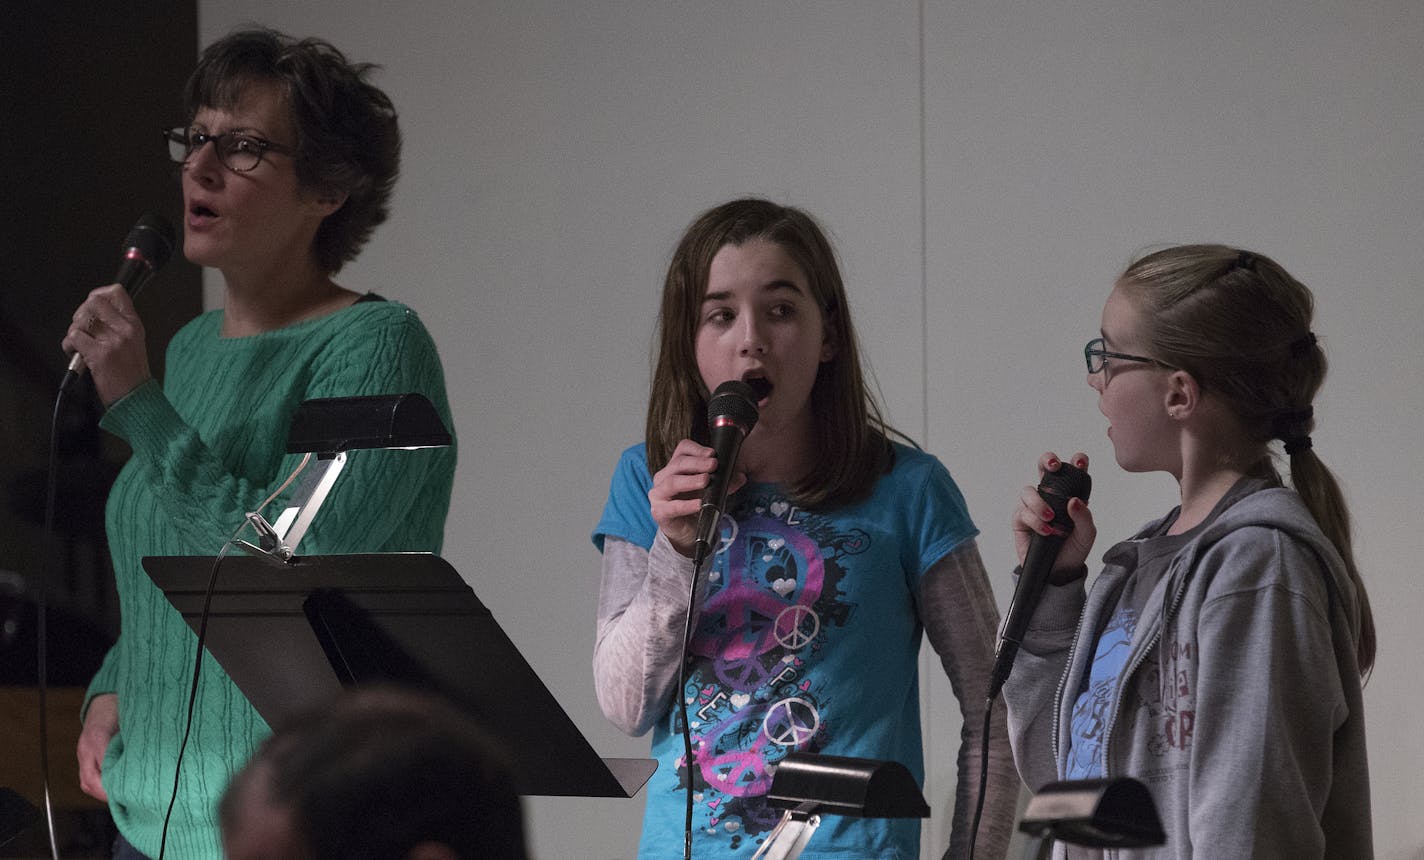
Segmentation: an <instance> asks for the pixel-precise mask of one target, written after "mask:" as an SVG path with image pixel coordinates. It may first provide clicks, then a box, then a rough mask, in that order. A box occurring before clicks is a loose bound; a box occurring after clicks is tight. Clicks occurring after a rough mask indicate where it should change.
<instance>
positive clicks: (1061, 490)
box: [1038, 463, 1093, 502]
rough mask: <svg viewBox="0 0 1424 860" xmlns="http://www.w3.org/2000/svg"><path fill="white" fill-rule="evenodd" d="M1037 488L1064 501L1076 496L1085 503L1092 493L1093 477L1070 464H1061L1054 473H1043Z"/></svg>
mask: <svg viewBox="0 0 1424 860" xmlns="http://www.w3.org/2000/svg"><path fill="white" fill-rule="evenodd" d="M1038 488H1039V489H1040V490H1042V491H1044V492H1046V493H1052V494H1053V495H1055V496H1060V497H1062V498H1064V499H1071V498H1074V497H1075V496H1076V497H1077V498H1080V499H1082V500H1083V501H1085V502H1086V501H1087V500H1088V495H1089V494H1090V493H1092V492H1093V477H1092V476H1091V475H1089V474H1088V473H1087V472H1084V471H1083V470H1082V469H1079V468H1078V467H1077V466H1074V465H1072V464H1071V463H1063V464H1060V465H1059V467H1058V471H1056V472H1044V473H1043V479H1042V480H1041V481H1039V482H1038Z"/></svg>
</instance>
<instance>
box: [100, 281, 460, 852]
mask: <svg viewBox="0 0 1424 860" xmlns="http://www.w3.org/2000/svg"><path fill="white" fill-rule="evenodd" d="M221 325H222V312H221V311H212V312H209V313H206V314H203V315H202V316H200V317H198V318H197V319H195V320H193V321H192V322H191V323H189V324H188V325H186V326H184V327H183V329H182V330H181V331H179V332H178V334H177V335H176V336H175V337H174V338H173V341H172V343H171V344H170V345H169V348H168V359H167V372H166V379H165V381H164V384H163V385H162V387H160V386H159V384H158V383H156V382H153V381H149V382H146V383H144V384H143V385H141V386H139V387H138V388H136V389H135V390H134V391H132V392H131V393H129V394H128V395H127V396H125V397H124V398H122V399H121V400H119V401H118V402H116V403H114V404H113V405H112V406H110V407H109V410H108V412H107V413H106V414H105V416H104V418H103V420H102V422H101V424H100V426H102V427H103V428H104V429H105V430H107V431H109V432H111V433H114V434H115V435H117V436H119V437H121V438H123V439H124V440H125V441H127V442H128V443H129V445H130V446H131V447H132V448H133V457H132V458H131V459H130V460H129V462H128V464H127V465H126V466H125V467H124V469H123V471H122V472H121V473H120V475H119V477H118V480H117V481H116V482H115V483H114V487H113V490H112V491H111V492H110V493H109V502H108V511H107V529H108V536H109V549H110V552H111V553H112V555H113V562H114V574H115V578H116V580H117V585H118V592H119V603H120V609H121V613H122V630H121V633H120V636H119V639H118V641H117V642H116V643H115V645H114V647H113V648H112V649H111V650H110V651H109V654H108V656H107V657H106V658H105V660H104V664H103V667H102V668H100V670H99V673H98V674H97V675H96V676H95V677H94V680H93V682H92V683H91V684H90V686H89V698H91V699H92V698H93V697H94V696H97V695H101V694H104V693H117V694H118V703H119V733H118V735H117V736H115V738H114V740H113V742H112V743H110V745H109V749H108V753H107V755H106V756H105V758H104V770H103V783H104V789H105V791H107V792H108V795H109V808H110V809H111V810H112V812H113V816H114V820H115V823H116V824H117V825H118V828H119V831H120V832H121V833H122V834H123V835H124V838H125V839H127V840H128V841H129V842H130V843H132V844H133V846H134V847H135V848H137V849H138V850H140V851H142V852H143V853H145V854H147V855H148V856H150V857H157V856H158V849H159V841H160V838H161V836H162V830H163V818H164V814H165V812H166V810H167V808H168V802H169V797H170V795H171V793H172V791H173V775H174V767H175V765H176V763H177V760H178V747H179V743H180V742H181V740H182V734H183V727H184V723H185V719H186V716H187V704H188V693H189V689H190V685H191V682H192V672H193V658H194V655H195V653H196V647H197V637H196V636H195V635H194V634H193V632H192V631H191V630H190V629H189V628H188V626H187V625H186V624H185V623H184V622H183V620H182V618H181V617H180V616H179V614H178V613H177V612H176V611H175V610H174V609H173V608H172V606H171V605H170V604H169V603H168V601H167V600H166V599H165V598H164V596H163V593H162V592H161V591H160V590H159V589H158V588H157V587H155V586H154V585H153V583H152V581H151V580H150V579H149V578H148V575H147V574H146V573H145V572H144V570H143V567H142V565H141V564H140V559H142V558H143V557H144V556H149V555H207V556H216V555H217V554H218V552H219V550H221V549H222V546H223V542H224V541H226V540H227V538H228V537H229V536H230V535H232V533H233V532H234V531H235V530H236V529H237V528H238V526H239V525H241V524H242V522H243V520H244V517H245V515H246V514H247V512H248V511H252V510H254V509H255V508H256V506H257V505H258V504H260V503H261V502H262V501H263V500H264V499H266V498H267V497H268V496H269V495H270V494H271V493H272V492H273V491H274V490H275V489H276V488H277V487H278V486H279V485H280V484H281V482H282V481H283V480H284V479H285V478H286V477H287V475H288V474H290V473H291V471H292V470H293V469H294V468H295V467H296V465H297V463H298V462H299V461H300V455H288V454H285V453H284V449H285V447H286V438H287V428H288V425H289V424H290V422H291V417H292V413H293V412H294V411H295V410H296V408H297V406H298V404H300V403H301V402H302V401H303V400H306V399H308V398H313V397H345V396H353V395H362V394H399V393H407V392H419V393H421V394H424V395H425V396H426V397H428V398H430V400H431V401H432V402H433V403H434V404H435V406H436V408H437V409H438V410H439V412H440V414H441V416H442V417H443V418H444V419H445V422H446V425H447V426H449V427H451V429H452V430H453V425H452V424H451V423H450V408H449V404H448V402H447V401H446V397H445V383H444V376H443V374H442V372H441V368H440V359H439V357H438V356H437V355H436V352H435V345H434V343H433V342H432V341H431V339H430V335H429V334H428V333H427V332H426V330H425V328H424V326H422V325H421V323H420V320H419V319H418V318H417V317H416V315H415V313H414V312H413V311H411V310H410V309H409V308H406V307H404V306H402V305H400V304H397V303H395V302H385V301H363V302H358V303H357V304H355V305H352V306H351V307H349V308H346V309H344V310H341V311H338V312H336V313H333V314H330V315H328V316H325V317H321V318H319V319H314V320H309V321H306V322H301V323H297V324H295V325H292V326H288V327H287V328H284V329H281V330H278V331H272V332H266V333H263V334H259V335H254V336H252V337H242V338H223V337H221V336H220V334H219V331H220V327H221ZM454 472H455V449H454V448H453V447H450V448H441V449H425V450H417V451H375V450H372V451H356V452H353V453H352V454H351V456H350V460H349V462H348V463H347V467H346V471H345V473H343V475H342V477H341V481H340V482H339V483H338V484H337V486H336V487H335V489H334V490H333V492H332V495H331V497H330V498H328V499H327V501H326V504H325V505H324V506H323V507H322V509H321V512H320V513H319V514H318V515H317V518H316V520H315V522H314V523H313V524H312V526H311V528H310V530H309V531H308V532H307V534H306V537H305V538H303V540H302V544H301V548H300V551H301V553H302V554H303V555H317V554H322V553H352V552H392V551H429V552H438V551H439V549H440V544H441V539H442V537H443V533H444V527H445V515H446V513H447V511H448V509H449V506H450V487H451V482H452V480H453V478H454ZM291 491H292V489H291V488H288V490H287V491H286V493H284V495H283V496H282V497H279V498H278V500H277V501H276V502H275V503H274V504H273V505H271V506H270V507H269V508H267V509H266V510H265V511H264V512H263V513H264V515H266V516H267V518H268V519H269V520H270V519H273V518H274V517H275V513H273V512H274V511H281V510H282V508H283V507H285V503H284V502H285V497H286V494H287V493H290V492H291ZM245 536H246V537H248V538H249V539H250V538H251V537H252V535H251V533H250V532H248V533H247V534H246V535H245ZM85 707H86V710H87V707H88V706H87V701H86V706H85ZM269 731H270V730H269V729H268V727H267V724H266V723H265V722H264V721H263V720H262V718H261V717H259V716H258V715H257V712H256V711H254V710H253V708H252V706H251V705H250V704H249V703H248V702H247V700H246V699H245V698H243V696H242V694H241V693H240V692H239V691H238V689H237V687H236V686H234V684H233V683H232V681H231V680H230V679H229V678H228V676H227V675H226V673H224V672H223V671H222V669H221V668H220V667H219V666H218V664H217V663H216V662H215V661H214V660H213V659H212V657H211V656H210V655H207V654H205V655H204V657H203V668H202V672H201V684H200V687H199V690H198V699H197V709H196V712H195V715H194V719H193V728H192V735H191V737H190V739H189V741H188V747H187V750H186V752H185V753H184V755H183V771H182V777H181V782H180V785H179V789H178V799H177V804H176V805H175V806H174V809H173V817H172V821H171V823H170V824H169V827H168V842H167V847H166V855H167V856H168V857H174V858H182V859H183V860H188V858H206V857H213V858H217V857H221V856H222V851H221V843H220V838H219V832H218V824H217V802H218V800H219V799H220V798H221V797H222V793H223V791H224V789H225V788H226V787H227V784H228V780H229V779H230V778H231V777H232V775H233V774H234V773H236V772H237V771H238V770H239V769H240V768H241V767H242V766H243V765H244V764H245V763H246V761H247V760H248V758H249V757H250V756H251V754H252V752H253V750H254V749H255V747H256V746H257V744H258V743H259V742H260V741H261V740H262V738H263V737H265V736H266V735H267V734H268V733H269Z"/></svg>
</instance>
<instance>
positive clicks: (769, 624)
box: [593, 445, 978, 860]
mask: <svg viewBox="0 0 1424 860" xmlns="http://www.w3.org/2000/svg"><path fill="white" fill-rule="evenodd" d="M651 485H652V477H651V475H650V474H649V472H648V467H647V459H646V450H645V448H644V446H643V445H636V446H634V447H632V448H629V449H628V450H627V451H625V452H624V453H623V456H622V458H621V459H620V461H619V463H618V467H617V470H616V472H615V474H614V476H613V481H612V487H611V488H610V490H609V497H608V502H607V505H606V506H605V507H604V511H603V517H602V519H601V520H600V521H599V523H598V527H597V529H596V531H595V532H594V536H593V537H594V542H595V543H596V544H597V545H598V546H599V548H600V549H602V546H603V538H604V537H606V536H614V537H618V538H622V539H623V540H626V541H629V542H632V543H636V544H639V545H641V546H643V547H651V546H652V543H653V538H654V537H655V536H656V534H657V524H656V523H655V522H654V521H653V518H652V514H651V512H650V511H649V507H648V495H647V494H648V489H649V488H650V487H651ZM977 533H978V531H977V529H975V527H974V524H973V523H972V522H971V521H970V518H969V514H968V511H967V509H966V507H965V504H964V498H963V496H962V495H961V494H960V492H959V488H958V487H957V486H955V483H954V480H953V479H952V478H951V477H950V475H949V472H948V471H947V470H946V469H945V468H944V466H943V465H942V464H941V463H940V462H939V461H938V460H937V459H935V458H934V457H933V456H931V455H929V454H926V453H924V452H922V451H918V450H915V449H913V448H910V447H907V446H903V445H896V446H895V465H894V467H893V469H892V470H891V471H890V472H889V473H888V474H886V475H884V476H883V477H881V478H880V480H879V481H878V482H877V483H876V485H875V488H874V490H873V492H872V494H871V495H870V496H869V497H868V498H866V499H864V500H862V501H861V502H858V503H856V504H853V505H850V506H846V507H841V508H836V509H830V510H823V511H815V512H812V511H807V510H802V509H801V508H798V507H796V506H795V505H794V504H793V503H792V502H791V501H790V500H789V499H788V498H787V497H786V495H785V494H784V492H783V491H782V488H781V487H779V486H778V485H773V484H749V485H747V486H746V487H744V488H743V489H742V490H741V491H739V492H738V493H737V494H736V496H735V497H734V499H733V500H732V501H731V503H730V510H729V515H728V516H726V517H724V518H723V520H722V523H721V541H720V544H719V546H718V548H717V551H716V553H715V555H714V556H713V560H712V562H711V565H710V569H709V571H708V572H707V573H706V574H705V575H706V576H707V577H708V582H709V586H708V590H707V596H706V599H705V601H704V603H703V605H702V609H701V613H700V614H699V616H698V619H697V623H696V629H695V632H694V634H693V637H692V647H691V655H690V657H691V671H690V675H689V681H688V686H687V688H686V689H685V691H684V695H685V697H686V699H687V701H688V702H689V722H690V723H691V729H692V743H693V749H694V758H695V759H696V767H695V768H694V771H693V795H694V813H693V831H694V833H693V838H694V849H693V851H694V856H698V857H751V856H752V855H753V854H754V853H756V850H757V848H758V847H759V846H760V844H761V843H762V842H763V841H764V840H765V838H766V836H767V835H768V832H769V831H770V830H771V828H772V827H773V826H775V824H776V821H777V819H778V818H779V817H780V811H779V810H777V809H774V808H771V807H770V806H769V805H768V804H767V803H766V799H765V796H766V793H767V790H768V788H769V787H770V785H771V779H772V775H773V773H774V769H775V766H776V763H777V762H779V761H780V760H781V759H783V758H784V757H785V756H786V755H787V754H788V753H791V752H809V753H822V754H827V755H842V756H856V757H863V758H871V759H881V760H894V761H898V762H900V763H902V764H904V765H905V766H906V767H908V768H909V769H910V771H911V773H913V774H914V775H915V777H916V779H917V780H920V781H923V778H924V765H923V759H922V750H921V738H920V713H919V708H920V705H919V675H918V664H917V659H918V654H919V647H920V637H921V635H922V630H923V627H922V625H921V623H920V619H919V617H918V615H917V614H916V610H915V601H914V595H915V591H916V589H917V587H918V584H919V579H920V577H921V576H922V575H923V574H924V573H925V572H926V571H927V570H928V569H929V568H930V567H931V566H933V564H934V563H935V562H936V561H938V560H939V559H940V558H942V557H944V556H945V554H947V553H948V552H950V551H951V550H953V549H954V548H955V547H956V546H958V545H959V544H961V543H963V542H964V541H966V540H968V539H970V538H972V537H974V536H975V535H976V534H977ZM670 704H671V703H670ZM680 722H681V716H680V709H679V708H677V707H671V706H670V707H669V709H668V712H667V713H666V714H665V715H664V716H663V718H662V719H661V720H660V721H659V723H658V724H657V725H656V726H655V728H654V729H653V742H652V754H653V756H654V757H655V758H656V759H657V760H658V765H659V766H658V770H657V772H656V773H655V774H654V775H653V778H652V780H651V781H650V782H649V783H648V787H647V791H648V800H647V809H646V812H645V815H644V819H643V836H642V842H641V846H640V850H639V857H642V858H650V860H651V859H652V858H656V860H665V858H669V857H679V856H681V854H682V844H683V813H684V803H685V802H686V801H685V794H684V788H683V786H684V785H685V782H686V778H687V773H686V768H685V767H684V766H683V761H682V759H683V743H682V738H681V735H680V732H679V729H678V727H679V725H680ZM919 830H920V823H919V821H918V820H916V819H854V818H846V817H842V816H829V817H826V818H825V819H824V820H823V821H822V824H821V827H820V829H819V830H818V831H817V832H816V834H815V836H814V837H813V838H812V839H811V842H810V844H809V846H808V848H807V850H806V852H805V853H803V854H802V855H801V856H802V857H803V858H806V860H811V858H831V857H877V858H914V857H918V856H919Z"/></svg>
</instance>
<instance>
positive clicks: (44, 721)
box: [35, 373, 75, 860]
mask: <svg viewBox="0 0 1424 860" xmlns="http://www.w3.org/2000/svg"><path fill="white" fill-rule="evenodd" d="M74 377H75V375H74V374H73V373H66V374H65V376H64V380H63V381H62V382H61V383H60V385H59V392H58V393H57V394H56V395H55V398H54V410H53V412H52V413H51V415H50V422H49V469H48V475H47V476H46V478H45V503H44V530H43V534H42V536H41V537H40V564H39V572H40V575H39V588H38V589H37V591H38V595H37V596H36V599H35V685H36V687H37V691H38V694H39V716H40V789H41V792H42V794H43V798H44V810H43V811H44V820H45V835H46V837H47V838H48V840H49V855H50V857H51V858H52V860H59V840H58V838H57V837H56V836H55V831H54V802H53V799H52V798H51V796H50V785H49V566H50V560H51V559H52V558H53V557H54V508H55V499H56V496H57V495H58V494H59V491H58V481H59V416H60V415H61V414H63V404H64V396H65V394H67V393H68V392H69V387H70V383H71V382H73V380H74Z"/></svg>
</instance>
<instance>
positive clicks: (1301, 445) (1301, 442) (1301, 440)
mask: <svg viewBox="0 0 1424 860" xmlns="http://www.w3.org/2000/svg"><path fill="white" fill-rule="evenodd" d="M1285 442H1286V456H1287V457H1294V456H1295V455H1296V454H1299V453H1301V452H1302V451H1309V450H1310V449H1311V448H1314V447H1315V443H1313V442H1311V441H1310V437H1309V436H1296V437H1294V438H1291V439H1287V440H1285Z"/></svg>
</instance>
